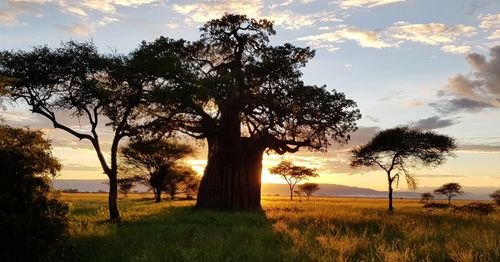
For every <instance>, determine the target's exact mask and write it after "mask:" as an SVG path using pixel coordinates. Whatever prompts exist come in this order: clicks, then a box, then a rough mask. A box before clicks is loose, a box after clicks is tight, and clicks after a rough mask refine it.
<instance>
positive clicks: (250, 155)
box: [196, 132, 264, 210]
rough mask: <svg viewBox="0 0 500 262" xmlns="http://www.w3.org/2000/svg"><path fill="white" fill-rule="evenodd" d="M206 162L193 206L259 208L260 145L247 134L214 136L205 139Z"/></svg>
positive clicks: (230, 208) (261, 150) (239, 208)
mask: <svg viewBox="0 0 500 262" xmlns="http://www.w3.org/2000/svg"><path fill="white" fill-rule="evenodd" d="M207 140H208V162H207V166H206V168H205V174H204V176H203V178H202V180H201V183H200V188H199V191H198V197H197V198H196V207H198V208H213V209H229V210H245V209H259V208H261V205H260V193H261V173H262V155H263V153H264V148H261V147H259V146H258V145H257V143H254V142H252V141H251V139H249V138H245V137H239V132H238V137H237V139H235V138H234V137H231V136H229V137H224V136H214V137H209V138H208V139H207Z"/></svg>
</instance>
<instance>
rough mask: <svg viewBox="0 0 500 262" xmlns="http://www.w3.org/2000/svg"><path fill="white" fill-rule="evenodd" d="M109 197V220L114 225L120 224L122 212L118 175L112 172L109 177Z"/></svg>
mask: <svg viewBox="0 0 500 262" xmlns="http://www.w3.org/2000/svg"><path fill="white" fill-rule="evenodd" d="M108 177H109V195H108V205H109V220H110V222H112V223H117V222H120V212H119V211H118V203H117V199H118V182H117V178H116V177H117V173H116V172H111V173H110V174H109V175H108Z"/></svg>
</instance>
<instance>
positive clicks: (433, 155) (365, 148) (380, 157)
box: [350, 127, 456, 211]
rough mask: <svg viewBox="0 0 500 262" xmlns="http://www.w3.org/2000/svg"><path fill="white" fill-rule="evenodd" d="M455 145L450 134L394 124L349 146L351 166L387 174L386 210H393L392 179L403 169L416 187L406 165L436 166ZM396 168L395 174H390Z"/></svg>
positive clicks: (414, 186) (398, 175)
mask: <svg viewBox="0 0 500 262" xmlns="http://www.w3.org/2000/svg"><path fill="white" fill-rule="evenodd" d="M455 148H456V145H455V141H454V139H453V138H451V137H448V136H445V135H439V134H436V133H435V132H433V131H422V130H419V129H412V128H409V127H396V128H392V129H387V130H384V131H381V132H379V133H378V134H376V135H375V137H373V138H372V139H371V140H370V141H369V142H368V143H367V144H365V145H362V146H359V147H357V148H354V149H353V150H352V159H351V163H350V165H351V167H360V166H368V167H380V168H382V169H383V170H384V171H385V172H386V174H387V182H388V188H389V211H393V210H394V208H393V206H392V191H393V186H392V185H393V182H394V181H396V187H397V186H398V185H399V178H400V173H402V174H403V175H404V176H405V178H406V182H407V184H408V187H409V188H412V189H415V188H416V181H415V178H414V176H413V175H412V174H411V173H410V172H409V168H416V167H418V166H420V165H422V166H424V167H433V166H438V165H440V164H442V163H444V161H445V160H446V157H447V156H453V153H452V151H453V150H454V149H455ZM393 171H396V172H397V173H396V174H394V175H393V174H392V172H393Z"/></svg>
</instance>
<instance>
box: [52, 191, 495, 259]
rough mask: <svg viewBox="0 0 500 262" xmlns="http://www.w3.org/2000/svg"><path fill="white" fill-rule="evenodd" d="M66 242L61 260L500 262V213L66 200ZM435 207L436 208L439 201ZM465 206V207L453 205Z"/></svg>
mask: <svg viewBox="0 0 500 262" xmlns="http://www.w3.org/2000/svg"><path fill="white" fill-rule="evenodd" d="M61 200H63V201H65V202H67V203H69V205H70V208H71V215H70V228H69V230H70V238H69V240H68V241H67V242H66V245H65V250H64V252H63V255H62V257H60V258H59V259H61V260H62V261H500V211H499V210H498V208H497V210H496V211H494V212H493V213H491V214H488V215H479V214H475V213H468V212H457V211H453V209H425V208H423V207H422V206H423V204H422V203H419V202H418V200H404V199H396V200H395V202H394V205H395V208H396V210H395V212H394V213H392V214H391V213H388V212H387V200H385V199H362V198H359V199H358V198H320V197H313V198H311V200H309V201H307V200H305V199H302V201H300V202H299V201H298V200H294V201H290V200H289V199H287V198H286V197H274V196H273V197H270V196H266V197H263V199H262V210H259V211H246V212H224V211H213V210H199V209H196V208H194V204H195V202H194V201H187V200H186V201H181V200H179V201H163V202H161V203H153V199H152V196H150V195H140V194H130V195H129V196H128V197H121V198H120V200H119V206H120V210H121V215H122V222H121V223H119V224H110V223H108V222H107V220H108V217H107V215H108V213H107V209H106V207H107V195H105V194H64V193H63V194H62V195H61ZM438 202H439V201H438ZM453 202H454V204H455V205H457V206H460V205H465V204H466V203H468V202H469V201H460V200H455V201H453Z"/></svg>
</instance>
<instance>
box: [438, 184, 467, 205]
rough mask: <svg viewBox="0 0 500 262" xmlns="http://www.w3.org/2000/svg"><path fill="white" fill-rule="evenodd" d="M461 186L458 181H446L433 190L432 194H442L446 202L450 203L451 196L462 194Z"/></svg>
mask: <svg viewBox="0 0 500 262" xmlns="http://www.w3.org/2000/svg"><path fill="white" fill-rule="evenodd" d="M463 193H464V192H463V191H462V186H461V185H460V184H459V183H447V184H444V185H442V186H441V187H439V188H438V189H436V190H434V194H437V195H444V196H446V199H448V204H451V199H452V198H453V197H456V196H459V195H463Z"/></svg>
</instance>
